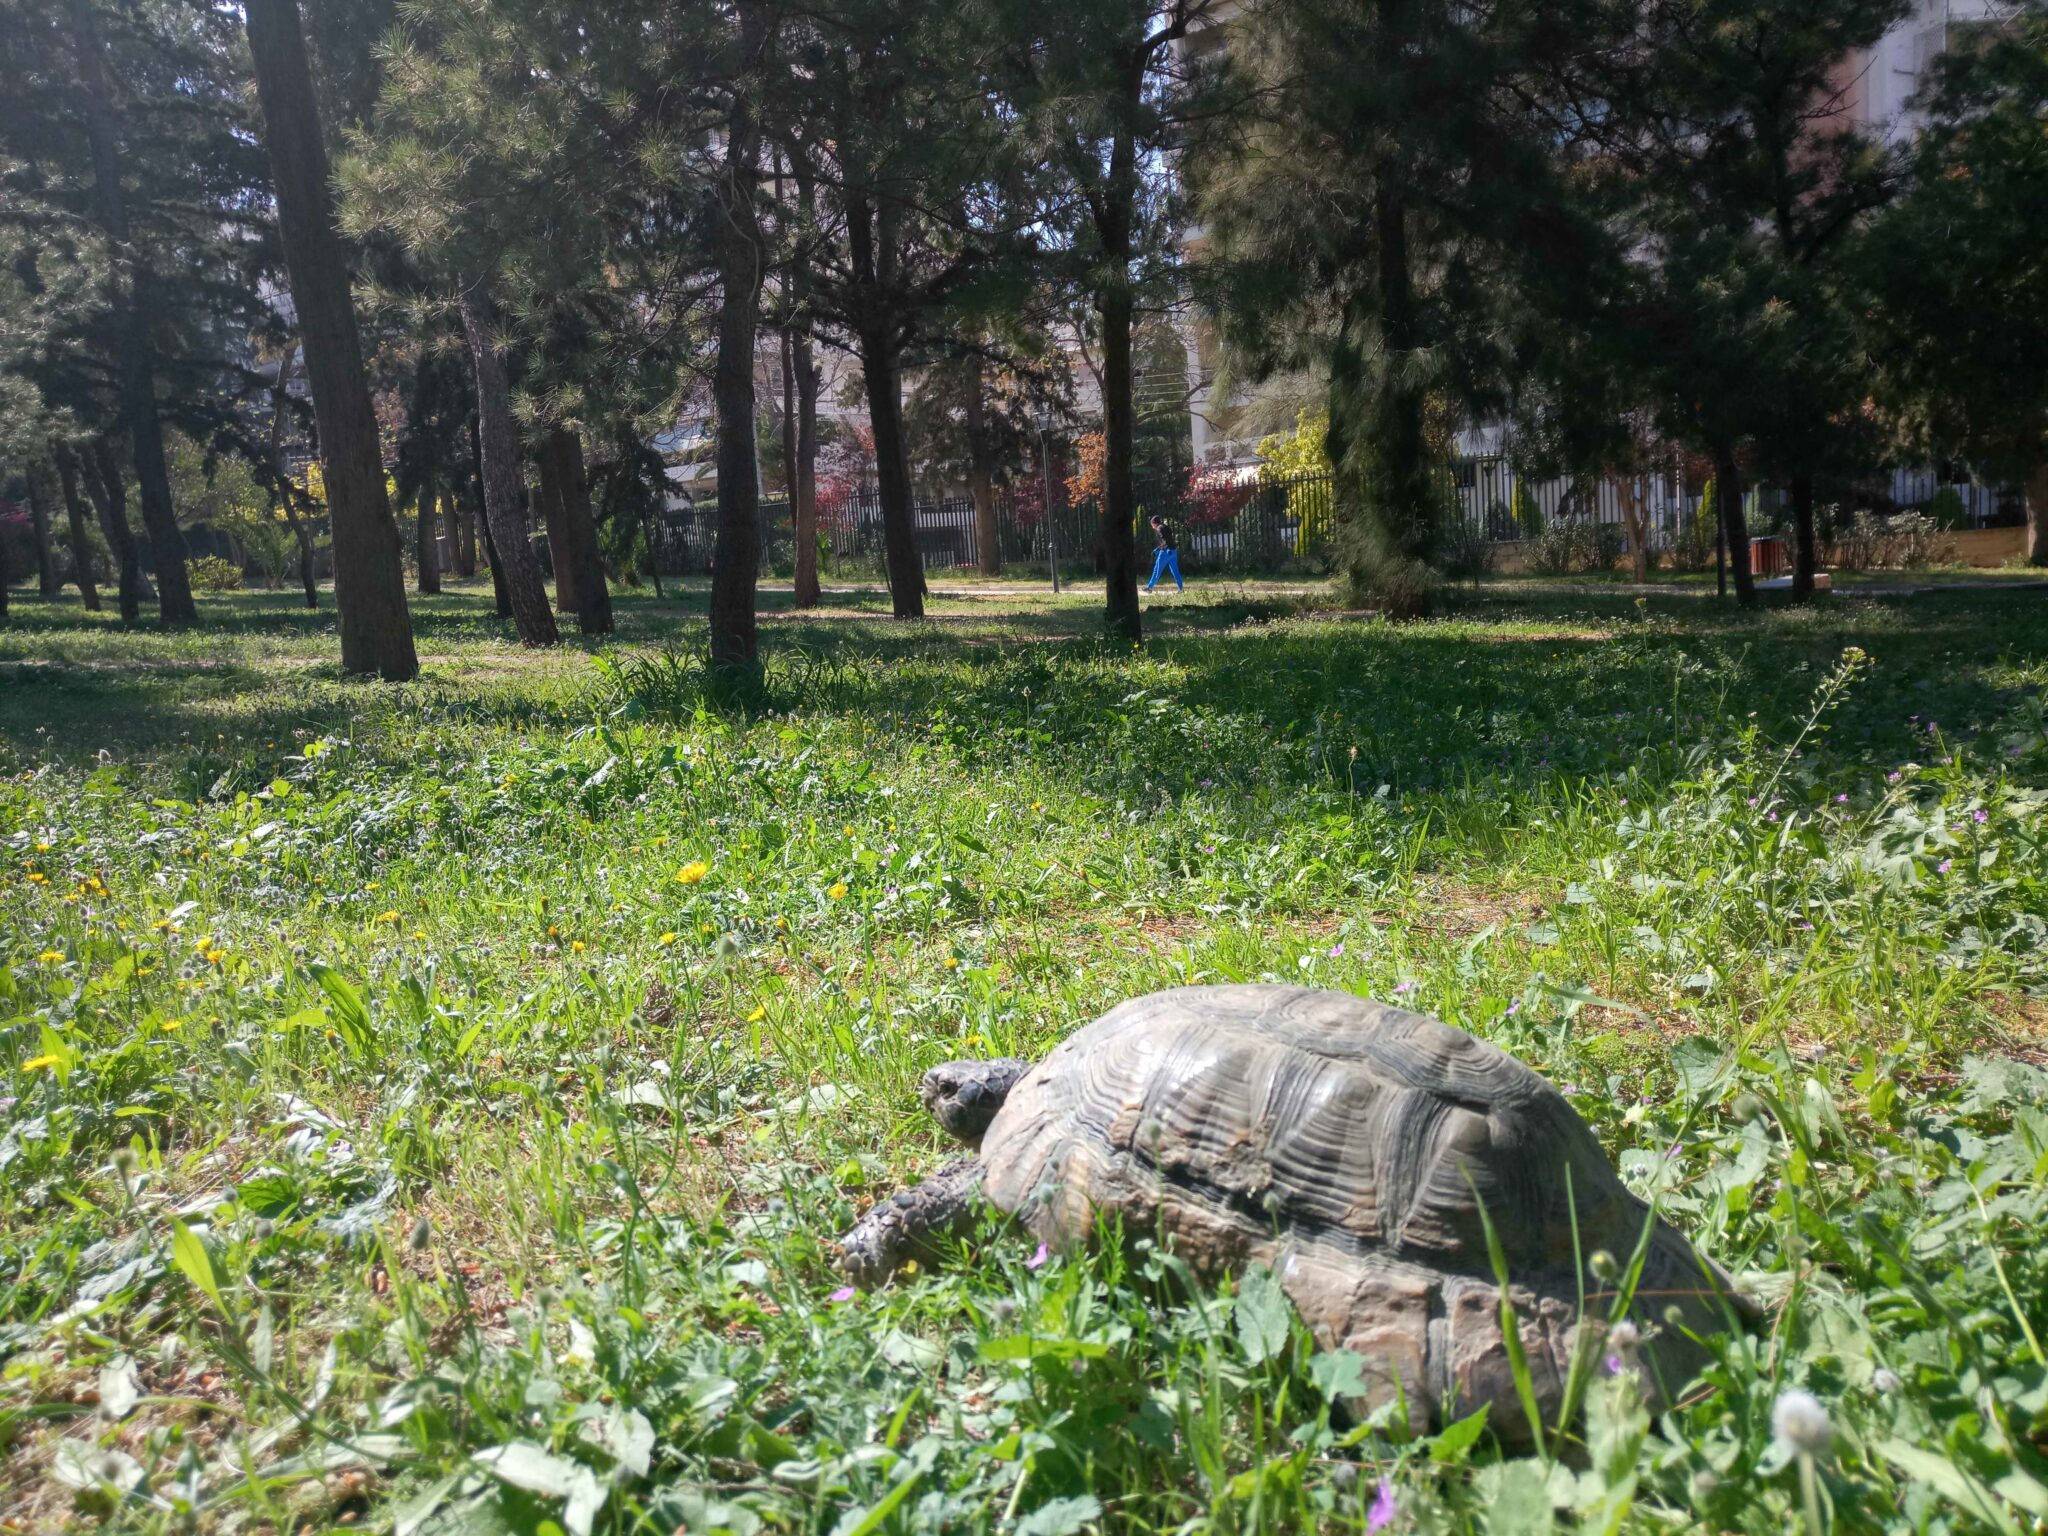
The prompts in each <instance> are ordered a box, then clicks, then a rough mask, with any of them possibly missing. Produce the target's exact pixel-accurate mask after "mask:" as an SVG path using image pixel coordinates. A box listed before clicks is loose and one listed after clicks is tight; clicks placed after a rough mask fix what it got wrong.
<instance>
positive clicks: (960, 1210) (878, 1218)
mask: <svg viewBox="0 0 2048 1536" xmlns="http://www.w3.org/2000/svg"><path fill="white" fill-rule="evenodd" d="M980 1195H981V1162H980V1160H979V1159H977V1158H972V1157H963V1158H959V1159H956V1160H955V1161H953V1162H950V1163H948V1164H946V1166H945V1167H943V1168H941V1169H940V1170H939V1171H938V1172H937V1173H935V1174H933V1175H932V1176H931V1177H930V1178H928V1179H926V1180H925V1181H924V1182H923V1183H922V1184H920V1185H918V1186H917V1187H916V1188H915V1189H906V1190H902V1191H901V1192H899V1193H897V1194H894V1195H891V1196H890V1197H889V1198H888V1199H887V1200H884V1201H882V1202H881V1203H879V1204H878V1205H876V1206H875V1207H874V1209H873V1210H871V1211H869V1212H868V1213H867V1215H865V1216H863V1217H861V1219H860V1220H859V1221H857V1222H855V1223H854V1224H853V1227H852V1229H851V1230H849V1231H848V1232H847V1234H846V1235H845V1236H844V1237H842V1238H840V1239H839V1267H840V1269H841V1270H842V1271H844V1273H845V1275H846V1277H847V1278H848V1279H849V1280H851V1281H853V1282H854V1283H855V1284H856V1285H864V1286H872V1285H880V1284H881V1283H882V1282H883V1281H884V1280H887V1279H888V1278H889V1277H890V1276H891V1275H893V1274H895V1273H896V1271H897V1270H899V1269H901V1268H902V1267H903V1266H904V1265H905V1264H907V1263H909V1262H910V1261H911V1260H912V1259H916V1260H918V1261H920V1262H922V1263H926V1264H929V1263H931V1262H933V1261H934V1260H935V1259H937V1258H938V1257H939V1256H940V1254H941V1252H942V1250H943V1248H944V1246H945V1244H946V1243H947V1242H948V1241H958V1240H959V1239H961V1238H963V1237H965V1236H967V1235H968V1234H969V1233H970V1232H972V1231H973V1230H974V1226H975V1222H976V1220H977V1218H978V1217H979V1216H980V1214H981V1199H980Z"/></svg>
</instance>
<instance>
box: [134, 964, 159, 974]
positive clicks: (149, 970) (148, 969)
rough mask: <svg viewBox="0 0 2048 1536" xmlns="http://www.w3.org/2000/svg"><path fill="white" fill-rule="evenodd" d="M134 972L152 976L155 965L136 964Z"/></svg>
mask: <svg viewBox="0 0 2048 1536" xmlns="http://www.w3.org/2000/svg"><path fill="white" fill-rule="evenodd" d="M135 974H136V975H137V976H154V975H155V974H156V967H155V966H153V965H138V966H137V967H135Z"/></svg>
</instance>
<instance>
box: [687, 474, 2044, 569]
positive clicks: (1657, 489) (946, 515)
mask: <svg viewBox="0 0 2048 1536" xmlns="http://www.w3.org/2000/svg"><path fill="white" fill-rule="evenodd" d="M1948 483H1949V482H1946V481H1937V478H1936V475H1935V473H1934V472H1933V471H1928V472H1925V473H1924V474H1923V473H1914V472H1900V473H1899V474H1897V475H1893V476H1891V477H1889V481H1888V484H1887V487H1886V489H1885V490H1879V491H1877V493H1876V496H1877V499H1878V500H1881V501H1890V502H1891V503H1893V504H1894V505H1900V506H1911V505H1916V504H1917V505H1925V504H1927V503H1928V502H1930V501H1932V500H1933V499H1934V497H1935V496H1936V494H1937V492H1938V490H1939V489H1940V488H1941V486H1943V485H1946V484H1948ZM1441 484H1442V486H1443V493H1444V517H1445V524H1446V527H1445V533H1446V535H1447V536H1448V537H1449V538H1450V539H1451V540H1453V541H1461V542H1464V543H1466V544H1470V545H1476V544H1522V543H1530V542H1533V541H1545V540H1549V541H1553V542H1568V541H1570V540H1572V539H1580V540H1583V541H1585V542H1586V543H1587V544H1588V546H1589V550H1597V551H1598V552H1599V553H1598V556H1597V557H1598V558H1605V559H1612V558H1618V557H1619V555H1620V554H1621V552H1622V551H1623V550H1624V549H1625V547H1626V535H1625V527H1626V522H1627V519H1626V518H1625V516H1624V513H1623V502H1624V496H1625V494H1628V492H1629V491H1632V493H1633V496H1634V497H1635V498H1636V499H1637V500H1638V502H1639V504H1640V507H1641V510H1642V516H1643V520H1644V528H1645V535H1646V542H1647V543H1648V545H1649V547H1650V548H1651V549H1652V550H1653V551H1656V552H1658V553H1660V554H1668V553H1674V552H1675V553H1678V554H1681V555H1690V556H1692V557H1695V558H1697V557H1699V556H1701V555H1703V554H1704V555H1705V556H1706V557H1707V558H1711V555H1712V540H1713V530H1712V529H1711V528H1709V527H1707V526H1706V525H1705V523H1704V521H1703V520H1702V519H1701V517H1700V515H1699V510H1700V500H1701V497H1702V494H1703V493H1704V490H1705V485H1704V483H1703V482H1701V481H1698V480H1694V479H1690V478H1689V477H1688V476H1687V475H1686V473H1685V472H1684V470H1683V468H1682V467H1681V466H1680V465H1679V464H1678V463H1676V462H1674V463H1672V464H1670V465H1669V466H1667V467H1665V468H1663V469H1661V470H1660V471H1658V472H1656V473H1653V474H1649V475H1645V476H1641V477H1639V478H1638V479H1637V480H1636V481H1635V483H1634V485H1633V487H1630V488H1627V490H1625V487H1624V483H1623V482H1621V481H1619V480H1615V479H1605V480H1590V479H1571V478H1564V477H1555V476H1553V477H1547V478H1539V477H1537V476H1533V475H1528V474H1524V473H1522V472H1521V471H1520V470H1518V469H1517V468H1516V467H1515V465H1514V464H1513V463H1512V461H1510V460H1509V459H1507V458H1505V457H1503V456H1498V455H1490V456H1485V457H1475V458H1465V459H1458V460H1456V461H1454V462H1452V463H1451V464H1449V465H1448V466H1446V468H1445V471H1444V474H1443V478H1442V481H1441ZM1051 489H1052V491H1053V495H1054V506H1053V512H1052V517H1051V519H1050V520H1049V521H1048V519H1047V517H1046V515H1045V498H1044V496H1043V494H1042V491H1041V488H1040V486H1039V485H1038V484H1037V483H1036V482H1031V481H1026V482H1022V483H1019V484H1018V485H1015V486H1012V487H1009V488H1006V489H1004V490H1001V491H999V492H998V493H997V496H996V507H995V513H996V516H995V533H996V538H997V540H998V544H999V550H1000V555H1001V561H1000V563H1001V564H1002V565H1003V566H1004V567H1006V568H1007V567H1022V568H1027V569H1028V568H1031V567H1037V568H1039V569H1043V568H1044V567H1045V566H1046V564H1047V562H1048V560H1049V558H1052V557H1055V556H1056V558H1057V560H1058V562H1059V566H1060V569H1061V570H1062V572H1065V573H1071V574H1074V575H1082V574H1086V573H1089V572H1092V571H1099V570H1100V569H1101V566H1102V560H1101V551H1100V548H1099V537H1098V535H1099V532H1100V528H1101V509H1100V508H1099V506H1098V505H1097V504H1096V502H1095V501H1094V500H1092V499H1089V500H1082V501H1078V502H1073V503H1068V502H1067V501H1066V500H1065V499H1064V498H1063V497H1062V496H1061V495H1060V492H1061V489H1062V487H1061V486H1060V485H1059V484H1058V483H1057V482H1055V483H1054V485H1053V486H1052V488H1051ZM1135 489H1136V493H1137V511H1138V518H1137V526H1136V528H1135V530H1134V531H1135V536H1136V538H1137V541H1138V545H1139V548H1140V550H1141V551H1142V550H1145V549H1148V548H1149V547H1150V546H1151V544H1152V542H1153V541H1152V538H1151V534H1150V531H1149V529H1148V528H1147V526H1146V523H1147V520H1148V519H1149V518H1151V517H1153V516H1160V517H1164V518H1165V519H1166V520H1167V521H1168V522H1169V523H1170V524H1171V525H1172V526H1173V528H1174V531H1175V534H1176V536H1177V538H1178V540H1179V544H1180V549H1181V564H1182V567H1183V568H1184V569H1186V570H1189V571H1210V572H1226V573H1246V574H1249V573H1253V572H1272V573H1285V572H1290V571H1309V570H1319V569H1324V568H1327V565H1328V562H1329V558H1330V531H1331V526H1332V520H1333V519H1332V512H1333V505H1334V488H1333V484H1332V481H1331V477H1330V476H1329V475H1327V474H1311V475H1296V476H1279V475H1275V474H1272V473H1271V472H1269V471H1265V470H1262V469H1260V468H1259V467H1257V466H1248V467H1238V468H1230V469H1220V468H1219V469H1216V470H1211V471H1207V472H1204V473H1197V474H1193V475H1181V476H1176V477H1174V478H1172V479H1154V480H1147V481H1141V482H1140V483H1139V484H1138V485H1137V486H1136V488H1135ZM1954 489H1955V490H1956V492H1957V498H1958V504H1959V510H1958V508H1951V509H1950V510H1951V511H1952V512H1957V513H1958V516H1959V518H1960V520H1961V521H1962V522H1963V523H1964V524H1966V525H1967V526H1972V527H1977V526H1983V525H1985V524H1987V523H1992V522H1998V521H2003V520H2005V519H2006V518H2009V517H2011V516H2013V515H2015V509H2016V508H2017V506H2018V502H2017V499H2016V493H2014V492H2011V491H2008V490H2001V489H1998V488H1992V487H1980V486H1973V485H1967V484H1956V485H1955V486H1954ZM1887 490H1888V492H1889V494H1887ZM1749 510H1750V519H1751V522H1752V524H1753V525H1754V531H1756V532H1759V533H1765V532H1769V531H1771V530H1772V529H1773V528H1774V527H1776V526H1778V525H1781V524H1782V523H1783V522H1784V520H1785V512H1786V507H1785V495H1784V493H1783V491H1782V490H1778V489H1774V488H1770V487H1765V488H1762V489H1759V490H1753V491H1752V492H1751V493H1750V504H1749ZM760 516H761V534H762V566H763V569H764V570H769V571H788V570H789V569H791V568H792V567H793V565H794V563H795V554H796V539H795V530H794V527H793V525H792V521H791V516H790V508H789V504H788V502H787V501H786V500H783V499H780V498H776V499H772V500H770V499H764V500H763V501H762V503H761V512H760ZM915 523H916V529H917V543H918V550H919V553H920V554H922V555H923V557H924V563H925V567H926V569H928V570H935V571H942V570H963V569H973V568H976V567H978V566H979V565H980V564H981V530H980V525H979V522H978V520H977V518H976V517H975V511H974V504H973V502H972V501H971V500H969V499H968V498H967V497H964V496H960V497H945V498H942V499H932V498H928V497H919V498H917V499H916V502H915ZM818 533H819V540H820V554H821V557H822V560H823V564H824V566H825V568H826V569H827V570H828V571H836V570H847V571H860V572H868V571H872V570H874V569H876V568H878V567H879V565H880V562H881V558H882V508H881V497H880V495H879V493H878V492H875V491H873V490H866V491H862V492H858V493H856V494H854V495H851V496H844V497H840V498H836V499H832V500H828V501H825V502H822V503H821V504H820V505H819V508H818ZM716 537H717V512H716V508H715V507H714V506H713V505H711V504H710V503H708V502H707V503H703V504H700V505H697V506H694V507H682V508H677V509H671V511H670V513H669V514H668V517H667V520H666V522H665V524H664V526H663V532H662V537H661V540H660V544H661V548H660V550H659V552H658V559H659V560H660V563H661V566H662V569H663V570H664V571H665V572H671V573H690V572H702V571H705V570H708V569H709V568H710V561H711V555H712V550H713V546H714V545H715V543H716Z"/></svg>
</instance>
